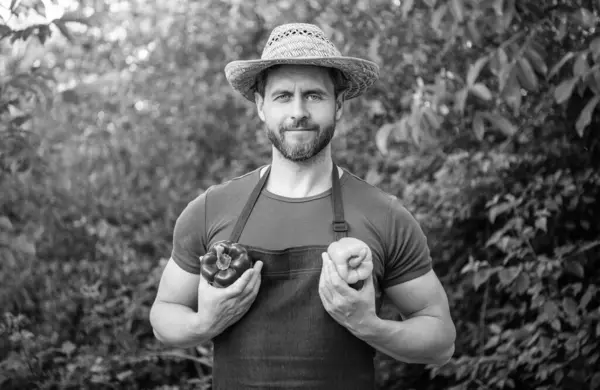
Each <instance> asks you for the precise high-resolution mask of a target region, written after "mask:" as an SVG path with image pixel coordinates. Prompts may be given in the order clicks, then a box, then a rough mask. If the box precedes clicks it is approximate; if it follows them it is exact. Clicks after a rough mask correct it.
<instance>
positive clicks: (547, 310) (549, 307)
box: [544, 301, 559, 320]
mask: <svg viewBox="0 0 600 390" xmlns="http://www.w3.org/2000/svg"><path fill="white" fill-rule="evenodd" d="M558 313H559V311H558V306H556V304H555V303H554V302H552V301H546V303H544V314H546V318H547V319H549V320H551V319H554V318H556V316H558Z"/></svg>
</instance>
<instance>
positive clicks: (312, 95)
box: [308, 93, 321, 100]
mask: <svg viewBox="0 0 600 390" xmlns="http://www.w3.org/2000/svg"><path fill="white" fill-rule="evenodd" d="M308 99H309V100H321V95H319V94H316V93H311V94H310V95H308Z"/></svg>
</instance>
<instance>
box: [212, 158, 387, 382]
mask: <svg viewBox="0 0 600 390" xmlns="http://www.w3.org/2000/svg"><path fill="white" fill-rule="evenodd" d="M270 169H271V167H270V166H269V167H268V168H267V170H266V172H265V174H264V175H263V177H262V178H260V180H259V182H258V184H257V185H256V187H255V188H254V190H253V191H252V193H251V195H250V197H249V199H248V201H247V203H246V205H245V206H244V208H243V210H242V212H241V214H240V215H239V217H238V219H237V221H236V224H235V227H234V229H233V231H232V233H231V236H230V238H229V239H230V240H231V241H233V242H238V240H239V238H240V236H241V234H242V230H243V229H244V225H245V224H246V222H247V220H248V217H249V216H250V214H251V212H252V209H253V207H254V205H255V203H256V201H257V199H258V197H259V195H260V193H261V191H262V189H263V187H264V185H265V184H266V182H267V178H268V176H269V172H270ZM332 181H333V185H332V208H333V215H334V220H333V222H332V229H333V231H334V233H335V239H336V240H339V239H341V238H342V237H345V236H347V233H348V224H347V223H346V221H345V220H344V208H343V204H342V197H341V188H340V183H339V177H338V171H337V166H336V165H335V164H334V165H333V172H332ZM265 234H268V232H265ZM246 248H247V250H248V253H249V254H250V256H251V257H252V260H253V261H257V260H261V261H262V262H263V269H262V272H261V274H262V281H261V286H260V290H259V292H258V295H257V297H256V300H255V301H254V303H253V304H252V306H251V307H250V309H249V310H248V312H247V313H246V314H245V315H244V316H243V317H242V318H241V319H240V320H239V321H238V322H236V323H235V324H233V325H232V326H230V327H228V328H227V329H226V330H225V331H224V332H222V333H221V334H220V335H218V336H217V337H215V338H214V339H213V346H214V363H213V389H215V390H239V389H312V390H320V389H323V390H332V389H345V390H353V389H356V390H365V389H374V388H375V375H374V364H373V358H374V356H375V351H374V349H373V348H372V347H371V346H369V345H368V344H367V343H365V342H363V341H362V340H360V339H359V338H357V337H355V336H354V335H352V334H351V333H350V332H349V331H348V330H347V329H346V328H344V327H343V326H341V325H339V324H338V323H337V322H336V321H335V320H334V319H333V318H332V317H331V316H330V315H329V313H327V312H326V311H325V309H324V308H323V304H322V302H321V298H320V297H319V278H320V274H321V268H322V261H323V260H322V258H321V253H323V252H325V251H327V246H302V247H295V248H289V249H284V250H265V249H261V248H256V247H252V246H246Z"/></svg>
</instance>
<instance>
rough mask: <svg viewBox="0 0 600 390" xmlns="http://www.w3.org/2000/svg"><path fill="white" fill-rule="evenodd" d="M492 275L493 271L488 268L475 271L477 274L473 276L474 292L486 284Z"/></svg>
mask: <svg viewBox="0 0 600 390" xmlns="http://www.w3.org/2000/svg"><path fill="white" fill-rule="evenodd" d="M492 274H493V271H492V269H490V268H481V269H479V270H477V272H475V274H474V275H473V287H475V290H478V289H479V286H481V285H482V284H483V283H485V282H487V280H488V279H489V278H490V276H492Z"/></svg>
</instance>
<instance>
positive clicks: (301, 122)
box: [279, 118, 319, 131]
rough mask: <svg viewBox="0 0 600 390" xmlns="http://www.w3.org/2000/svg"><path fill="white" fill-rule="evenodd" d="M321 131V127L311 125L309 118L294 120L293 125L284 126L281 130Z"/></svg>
mask: <svg viewBox="0 0 600 390" xmlns="http://www.w3.org/2000/svg"><path fill="white" fill-rule="evenodd" d="M298 129H302V130H307V129H310V130H319V125H317V124H315V123H311V122H310V121H309V120H308V119H307V118H301V119H293V120H292V122H291V123H289V124H286V125H282V126H281V127H280V129H279V130H281V131H292V130H298Z"/></svg>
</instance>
